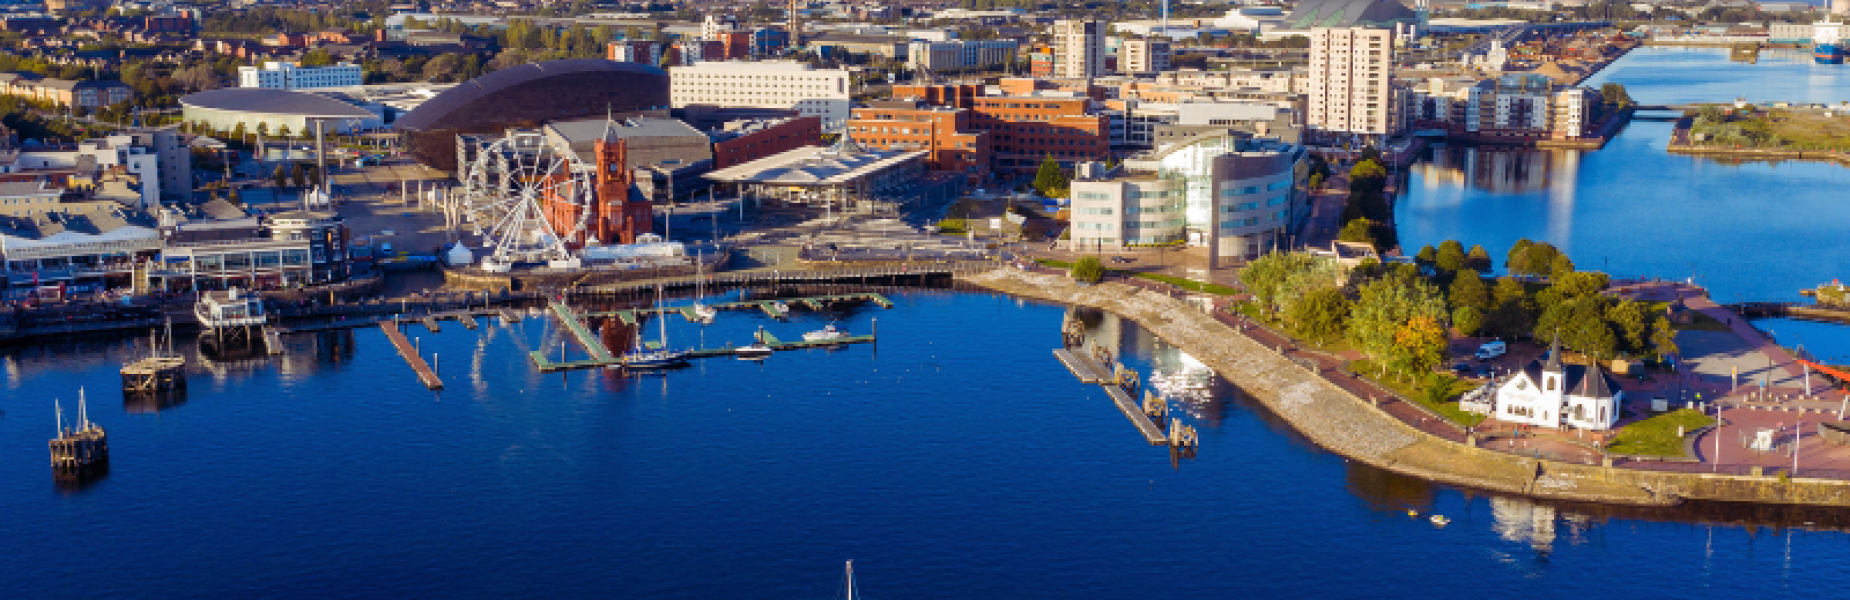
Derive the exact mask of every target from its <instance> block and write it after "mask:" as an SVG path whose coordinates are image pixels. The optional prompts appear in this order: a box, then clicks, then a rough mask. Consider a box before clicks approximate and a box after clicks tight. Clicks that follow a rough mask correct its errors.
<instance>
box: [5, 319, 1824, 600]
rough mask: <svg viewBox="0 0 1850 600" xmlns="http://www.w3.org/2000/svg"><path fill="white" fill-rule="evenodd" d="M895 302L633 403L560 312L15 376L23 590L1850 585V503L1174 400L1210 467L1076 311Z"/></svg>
mask: <svg viewBox="0 0 1850 600" xmlns="http://www.w3.org/2000/svg"><path fill="white" fill-rule="evenodd" d="M890 295H891V297H892V298H893V299H894V300H895V302H896V306H895V307H894V308H893V309H890V310H882V309H878V308H873V307H864V308H859V309H844V310H841V311H836V312H830V313H822V314H818V313H814V312H808V311H802V310H799V311H798V312H797V314H796V317H795V318H794V319H793V320H792V321H791V322H781V323H780V322H775V321H771V320H770V319H768V318H767V317H765V316H763V315H762V314H753V313H744V312H736V313H735V312H729V313H726V314H724V315H722V316H721V318H720V319H719V321H718V322H716V323H714V324H713V325H710V326H706V327H704V328H702V327H700V326H696V325H693V324H690V323H688V322H686V321H685V320H683V319H681V318H680V317H671V319H670V321H669V322H668V324H669V336H670V338H671V341H672V342H674V343H675V344H677V345H679V344H692V343H697V342H704V344H705V345H707V346H717V345H721V344H723V343H725V342H728V341H731V342H744V341H745V340H746V339H747V337H748V336H749V334H750V332H751V331H753V330H755V329H756V328H758V327H761V326H762V327H766V328H767V329H768V330H769V331H771V332H773V333H774V334H777V335H779V336H780V337H784V338H787V339H794V338H795V337H797V336H799V335H800V334H801V332H803V331H807V330H813V329H816V328H820V327H821V326H822V325H824V324H826V323H829V322H836V323H839V324H841V325H842V326H845V327H846V328H848V329H849V330H850V331H852V332H855V333H866V332H869V331H871V330H872V329H873V327H874V323H873V320H874V319H876V318H877V319H878V321H879V322H878V329H879V335H880V341H879V342H878V344H877V345H859V346H853V347H848V348H844V349H840V350H835V351H825V350H811V351H796V352H784V353H779V354H777V355H776V356H773V357H771V358H770V359H768V360H765V361H764V362H762V363H755V362H744V361H738V360H733V359H710V360H705V361H701V362H699V363H697V364H696V365H695V366H693V367H691V368H688V369H685V370H681V371H677V372H673V373H671V374H668V375H666V376H650V377H642V378H622V377H619V376H617V375H616V374H615V373H609V372H595V371H579V372H573V373H570V374H566V375H557V374H554V375H541V374H538V373H537V372H535V370H534V368H533V367H532V365H531V364H530V362H529V361H528V359H527V357H526V353H527V352H528V351H531V350H534V349H551V351H553V352H556V351H557V350H556V349H557V347H558V344H559V342H560V341H562V340H563V339H564V338H563V337H562V334H561V332H560V331H559V329H558V328H557V327H556V326H555V325H551V324H549V323H550V318H549V317H541V316H533V317H529V318H527V319H525V320H524V321H522V322H520V323H518V324H516V325H512V326H509V325H502V324H500V323H498V322H493V323H490V322H488V321H484V328H483V329H481V330H477V331H470V330H466V329H464V328H462V327H460V326H458V325H457V324H456V323H454V322H446V323H444V325H443V328H442V331H441V332H440V333H430V332H428V331H425V330H423V328H422V327H421V326H415V325H413V326H411V327H410V328H409V333H410V335H412V336H413V337H414V338H416V343H417V344H418V345H419V346H420V349H421V351H422V352H423V353H425V354H426V355H435V359H436V360H437V364H438V369H439V370H440V371H441V373H442V376H443V378H444V380H445V382H446V384H447V389H446V390H444V391H442V392H431V391H428V390H425V389H423V387H422V386H420V385H419V384H418V383H417V382H416V380H415V379H414V378H413V377H412V375H411V373H410V371H409V370H408V369H407V368H406V367H405V365H404V363H403V361H401V360H400V359H399V358H398V357H397V356H396V355H395V354H394V352H393V350H392V348H391V346H390V345H389V344H388V343H387V341H386V339H385V337H384V336H383V335H382V334H381V333H379V331H378V330H377V329H362V330H356V331H351V332H342V333H324V334H314V335H300V336H293V337H290V338H289V339H288V340H287V353H286V354H284V355H282V356H279V357H274V358H270V357H262V356H249V357H244V358H239V357H238V355H235V354H219V356H220V357H221V358H218V359H210V358H208V357H204V356H200V355H198V354H197V353H196V352H195V350H196V348H197V345H196V343H194V342H192V341H191V340H182V343H181V344H180V347H181V348H182V349H183V350H187V351H188V352H189V354H192V356H191V358H192V363H191V365H192V366H191V387H190V389H189V390H188V391H187V392H186V394H185V396H184V398H183V399H180V400H179V401H176V402H169V403H167V404H165V405H163V404H160V403H156V402H143V401H132V402H125V400H124V397H123V395H122V393H121V392H120V391H118V389H117V375H116V369H117V368H118V366H119V365H120V364H121V363H122V361H124V360H127V359H129V358H131V357H133V356H135V355H136V353H137V352H142V351H145V347H146V345H147V342H146V341H145V340H135V339H127V340H113V341H109V340H102V341H87V342H59V343H52V344H46V345H43V346H40V347H34V348H27V349H20V348H11V349H6V350H5V351H4V353H0V389H3V390H4V393H3V394H0V398H3V399H0V410H3V411H4V413H3V414H0V590H5V594H4V595H5V597H8V598H46V597H241V598H298V597H328V598H332V597H440V596H454V597H469V598H499V597H526V596H537V595H541V594H555V595H557V596H559V597H670V598H688V597H766V598H786V597H829V596H833V595H836V594H837V586H839V585H840V581H841V571H842V564H843V562H844V561H846V560H849V559H853V560H854V561H855V567H856V574H857V580H858V582H859V587H860V589H861V591H862V593H863V594H865V595H866V596H868V597H874V598H945V597H1009V596H1016V597H1089V598H1124V597H1133V596H1140V595H1146V594H1151V593H1158V594H1161V595H1165V596H1173V597H1282V596H1287V595H1306V594H1315V595H1319V596H1328V597H1382V596H1389V597H1397V596H1410V595H1413V594H1419V595H1423V596H1431V597H1463V596H1467V595H1478V594H1485V593H1491V591H1493V590H1494V591H1495V593H1498V594H1502V595H1509V594H1514V595H1517V596H1520V597H1567V598H1585V597H1663V596H1665V595H1675V596H1693V597H1717V596H1721V595H1723V594H1733V593H1745V592H1750V591H1753V592H1763V593H1764V592H1767V591H1776V592H1779V593H1789V592H1792V591H1825V592H1834V591H1835V590H1836V589H1837V588H1838V585H1837V583H1836V575H1837V574H1839V573H1841V571H1842V570H1843V568H1844V567H1845V566H1846V561H1845V559H1844V554H1843V552H1842V548H1843V545H1844V543H1845V542H1846V538H1845V536H1844V535H1843V534H1841V533H1835V532H1826V531H1817V529H1825V528H1834V527H1845V526H1850V517H1847V516H1845V513H1843V512H1841V511H1789V510H1784V509H1764V510H1747V511H1740V510H1726V509H1723V508H1717V507H1706V508H1689V509H1679V510H1675V511H1628V510H1618V509H1609V508H1600V507H1588V506H1567V505H1555V504H1538V503H1532V502H1529V501H1525V500H1520V499H1506V498H1492V497H1488V496H1486V495H1484V494H1481V493H1472V492H1468V491H1459V490H1453V489H1447V488H1440V487H1436V486H1432V485H1428V484H1425V483H1422V482H1419V481H1416V480H1412V479H1408V478H1404V477H1398V476H1392V475H1388V474H1385V473H1383V472H1381V471H1377V470H1374V469H1370V468H1365V467H1361V466H1358V465H1355V464H1351V463H1348V462H1346V461H1344V460H1343V459H1341V458H1339V457H1336V456H1333V455H1331V454H1328V453H1325V452H1323V451H1320V450H1317V449H1315V448H1314V447H1312V446H1311V445H1309V444H1308V443H1306V442H1305V441H1303V440H1302V438H1300V437H1298V436H1297V435H1295V434H1293V433H1291V432H1290V431H1289V430H1288V429H1287V428H1286V427H1284V426H1283V425H1281V424H1280V423H1279V422H1278V421H1277V420H1276V419H1275V418H1273V417H1272V416H1271V415H1269V414H1267V413H1266V412H1265V411H1264V410H1263V409H1262V408H1259V407H1258V406H1257V405H1255V404H1254V403H1253V402H1251V401H1249V400H1247V399H1245V398H1244V397H1243V396H1242V395H1241V394H1240V393H1239V391H1238V390H1237V388H1235V387H1233V386H1231V385H1228V384H1227V383H1225V382H1217V383H1215V384H1214V385H1213V387H1212V388H1211V394H1212V398H1211V399H1209V400H1207V401H1203V402H1199V403H1195V404H1188V405H1184V406H1180V407H1178V408H1180V409H1181V410H1179V411H1178V412H1179V413H1181V414H1183V415H1184V418H1185V419H1186V420H1187V421H1188V422H1190V423H1193V424H1195V425H1196V426H1197V427H1199V428H1200V431H1201V436H1202V444H1201V448H1200V451H1199V455H1198V456H1197V457H1195V458H1192V459H1191V458H1177V457H1172V455H1171V454H1170V453H1169V452H1168V450H1167V449H1164V448H1153V447H1150V446H1148V445H1147V444H1146V443H1145V442H1144V441H1143V439H1142V438H1141V437H1140V436H1139V435H1138V434H1137V433H1136V431H1135V430H1134V429H1133V428H1132V426H1131V424H1130V423H1129V422H1127V421H1126V419H1125V418H1124V417H1123V416H1122V415H1120V414H1119V413H1118V411H1117V410H1116V409H1115V408H1114V407H1113V406H1112V404H1111V403H1110V401H1109V400H1108V399H1107V398H1106V397H1105V395H1104V394H1103V393H1102V392H1101V391H1100V390H1099V389H1098V388H1097V387H1096V386H1087V385H1083V384H1080V383H1078V382H1077V381H1075V380H1074V378H1073V377H1072V376H1071V375H1069V374H1068V373H1067V372H1066V371H1065V369H1063V368H1062V367H1061V366H1060V365H1059V363H1058V362H1056V361H1055V360H1053V358H1052V357H1051V356H1050V349H1052V348H1053V347H1055V346H1057V345H1058V344H1059V343H1060V335H1059V333H1060V330H1061V326H1062V322H1063V320H1064V319H1066V318H1067V316H1066V309H1064V308H1062V307H1058V306H1052V305H1044V304H1034V303H1024V302H1019V301H1016V300H1013V299H1009V298H1005V297H1000V296H994V295H987V294H967V293H953V292H948V291H913V292H891V293H890ZM680 302H685V300H681V301H680ZM1077 318H1079V319H1080V320H1081V321H1082V322H1083V323H1086V324H1087V325H1088V326H1089V331H1090V332H1091V335H1092V337H1093V339H1094V340H1095V341H1098V342H1099V343H1102V344H1105V345H1108V346H1113V347H1117V348H1120V349H1121V350H1122V352H1123V354H1124V355H1125V356H1126V358H1127V360H1128V361H1129V363H1130V364H1132V365H1133V366H1135V367H1137V368H1138V369H1140V370H1141V371H1143V373H1144V374H1145V375H1148V374H1150V373H1151V371H1152V369H1161V370H1165V371H1169V370H1174V369H1177V368H1182V367H1186V366H1189V365H1191V364H1192V359H1190V358H1188V357H1186V356H1185V355H1183V354H1181V353H1179V352H1177V351H1176V350H1175V349H1173V348H1170V347H1167V346H1165V345H1164V344H1162V343H1161V341H1160V340H1157V339H1156V338H1154V336H1151V335H1150V334H1149V333H1147V332H1146V331H1144V330H1142V329H1139V328H1137V327H1135V326H1134V325H1132V324H1129V323H1127V322H1122V321H1120V320H1118V319H1116V318H1115V317H1112V316H1110V315H1104V314H1096V313H1086V314H1081V315H1077ZM649 325H650V326H649V327H647V329H646V331H648V332H649V333H648V335H650V336H653V335H655V329H656V328H655V327H654V326H653V323H650V324H649ZM572 353H573V352H572V351H568V355H569V354H572ZM80 386H82V387H85V388H87V390H88V398H89V409H90V414H91V418H92V419H93V420H95V421H97V422H98V423H100V424H102V425H103V426H104V427H106V428H108V430H109V433H110V447H111V451H112V454H113V456H114V459H113V461H112V466H111V470H110V472H109V473H108V474H107V475H106V476H104V477H103V478H102V479H100V480H98V481H94V482H92V483H89V484H88V485H86V486H60V485H57V484H55V483H54V481H53V478H52V475H51V473H50V472H49V470H48V469H47V467H46V458H45V457H46V447H45V440H46V439H47V438H48V437H49V436H50V435H51V433H52V426H53V414H52V399H53V398H61V399H62V400H63V401H64V403H65V406H66V408H67V410H68V409H69V408H70V407H71V405H72V403H73V402H74V400H75V395H76V391H77V388H78V387H80ZM1409 507H1412V508H1415V509H1417V510H1419V511H1420V512H1421V513H1422V514H1428V513H1434V512H1436V513H1441V514H1444V515H1446V516H1448V517H1450V518H1451V519H1453V522H1452V523H1451V525H1450V526H1448V527H1445V528H1437V527H1434V526H1433V525H1431V524H1429V523H1428V522H1427V521H1426V520H1424V518H1421V519H1413V518H1409V517H1408V516H1407V515H1406V514H1405V510H1406V509H1407V508H1409ZM1808 521H1809V522H1812V524H1811V525H1809V526H1807V525H1804V523H1805V522H1808ZM1789 526H1791V527H1789ZM1672 590H1674V591H1672Z"/></svg>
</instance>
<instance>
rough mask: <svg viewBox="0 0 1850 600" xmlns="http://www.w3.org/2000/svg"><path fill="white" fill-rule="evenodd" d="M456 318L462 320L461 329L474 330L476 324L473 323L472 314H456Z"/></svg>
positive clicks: (473, 316) (473, 317)
mask: <svg viewBox="0 0 1850 600" xmlns="http://www.w3.org/2000/svg"><path fill="white" fill-rule="evenodd" d="M456 320H458V321H462V324H463V329H467V330H469V331H475V328H476V324H475V315H474V314H471V313H463V314H460V315H457V316H456Z"/></svg>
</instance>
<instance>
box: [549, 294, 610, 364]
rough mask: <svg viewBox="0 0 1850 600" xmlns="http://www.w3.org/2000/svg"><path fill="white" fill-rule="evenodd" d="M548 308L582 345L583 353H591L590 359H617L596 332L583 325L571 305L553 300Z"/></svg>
mask: <svg viewBox="0 0 1850 600" xmlns="http://www.w3.org/2000/svg"><path fill="white" fill-rule="evenodd" d="M548 308H550V309H551V310H552V314H553V316H556V317H558V318H559V322H560V323H563V324H565V329H566V330H567V331H570V332H572V337H573V338H576V339H577V340H578V345H580V346H583V347H584V349H585V354H589V355H591V360H594V361H598V362H602V363H605V364H612V363H616V362H617V361H618V359H617V357H616V355H613V354H611V353H610V349H609V348H605V347H604V340H602V339H599V338H598V337H597V334H595V333H591V330H590V329H589V328H587V327H585V322H584V320H583V319H581V318H579V316H578V313H577V312H576V311H573V310H572V307H570V306H566V304H565V303H564V302H554V303H552V305H551V306H549V307H548Z"/></svg>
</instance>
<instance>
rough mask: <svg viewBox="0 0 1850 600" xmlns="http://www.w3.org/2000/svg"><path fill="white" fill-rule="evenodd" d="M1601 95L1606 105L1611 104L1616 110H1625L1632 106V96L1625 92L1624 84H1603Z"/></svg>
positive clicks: (1600, 89)
mask: <svg viewBox="0 0 1850 600" xmlns="http://www.w3.org/2000/svg"><path fill="white" fill-rule="evenodd" d="M1599 95H1600V99H1601V100H1604V101H1605V102H1606V104H1610V105H1612V106H1614V107H1616V108H1625V107H1627V106H1631V105H1632V95H1631V94H1630V93H1627V92H1626V91H1625V85H1624V84H1619V83H1607V84H1603V85H1601V86H1599Z"/></svg>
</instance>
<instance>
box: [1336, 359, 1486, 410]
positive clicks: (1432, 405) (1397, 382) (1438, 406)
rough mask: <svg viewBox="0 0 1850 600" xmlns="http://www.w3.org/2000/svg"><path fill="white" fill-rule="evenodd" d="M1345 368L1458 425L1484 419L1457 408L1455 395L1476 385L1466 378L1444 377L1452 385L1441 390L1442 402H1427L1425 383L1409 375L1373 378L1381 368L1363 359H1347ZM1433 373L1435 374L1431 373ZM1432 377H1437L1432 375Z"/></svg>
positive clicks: (1459, 394)
mask: <svg viewBox="0 0 1850 600" xmlns="http://www.w3.org/2000/svg"><path fill="white" fill-rule="evenodd" d="M1349 370H1350V371H1351V372H1354V373H1357V374H1360V375H1366V376H1368V378H1369V379H1373V380H1374V381H1375V382H1377V383H1380V384H1381V385H1382V386H1383V387H1386V388H1387V389H1389V390H1391V391H1393V392H1394V393H1396V394H1400V395H1401V397H1404V398H1407V399H1410V400H1413V401H1414V402H1418V403H1419V404H1420V405H1421V406H1424V407H1426V408H1428V409H1431V410H1432V411H1433V412H1435V413H1439V416H1442V417H1445V418H1447V419H1451V420H1452V422H1454V423H1457V424H1459V425H1463V426H1466V427H1476V426H1477V424H1478V423H1481V422H1483V421H1484V417H1485V415H1480V414H1477V413H1474V412H1468V411H1465V410H1463V409H1460V408H1458V397H1459V396H1463V395H1464V394H1465V392H1469V391H1471V390H1473V389H1476V388H1477V386H1478V384H1477V382H1474V381H1471V380H1469V379H1457V378H1446V379H1445V380H1446V381H1450V382H1451V384H1452V385H1451V389H1448V390H1446V391H1445V398H1446V400H1445V401H1444V402H1431V401H1428V400H1427V399H1426V386H1425V385H1424V384H1422V383H1416V382H1414V381H1412V380H1411V378H1405V377H1398V376H1396V375H1394V374H1393V373H1389V374H1388V376H1387V377H1385V378H1379V379H1377V377H1380V375H1381V370H1380V368H1378V367H1376V366H1375V363H1374V361H1372V360H1369V359H1366V358H1364V359H1360V360H1352V361H1349ZM1434 375H1438V374H1437V373H1435V374H1434ZM1434 379H1438V378H1437V377H1434Z"/></svg>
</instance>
